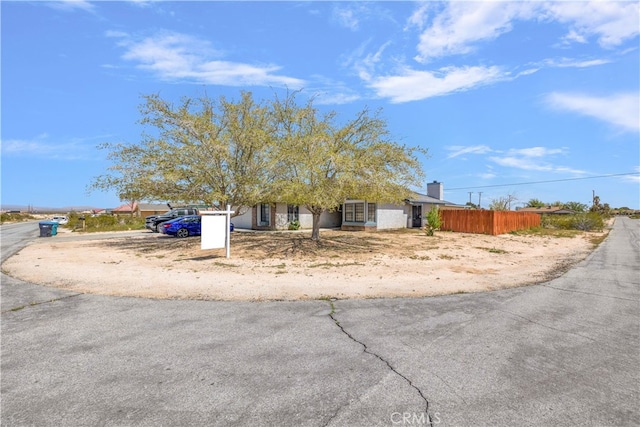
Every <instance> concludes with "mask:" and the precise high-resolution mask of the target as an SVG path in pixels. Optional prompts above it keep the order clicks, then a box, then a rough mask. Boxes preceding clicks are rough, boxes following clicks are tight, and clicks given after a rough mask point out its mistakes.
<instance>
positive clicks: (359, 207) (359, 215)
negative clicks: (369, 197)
mask: <svg viewBox="0 0 640 427" xmlns="http://www.w3.org/2000/svg"><path fill="white" fill-rule="evenodd" d="M355 208H356V214H355V217H356V218H355V222H364V203H355Z"/></svg>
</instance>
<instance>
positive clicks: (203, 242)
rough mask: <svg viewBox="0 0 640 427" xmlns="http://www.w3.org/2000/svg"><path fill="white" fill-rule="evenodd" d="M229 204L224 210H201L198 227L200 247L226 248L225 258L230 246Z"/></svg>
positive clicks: (230, 211) (230, 212)
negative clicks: (200, 219) (200, 221)
mask: <svg viewBox="0 0 640 427" xmlns="http://www.w3.org/2000/svg"><path fill="white" fill-rule="evenodd" d="M232 213H233V211H232V210H231V206H229V205H227V210H226V211H202V212H200V215H201V216H202V223H201V229H200V236H201V237H200V249H221V248H227V258H229V250H230V247H231V230H230V227H231V214H232Z"/></svg>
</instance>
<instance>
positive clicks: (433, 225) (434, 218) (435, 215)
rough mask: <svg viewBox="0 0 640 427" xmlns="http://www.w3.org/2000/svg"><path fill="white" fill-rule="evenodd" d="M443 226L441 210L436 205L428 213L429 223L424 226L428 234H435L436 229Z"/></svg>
mask: <svg viewBox="0 0 640 427" xmlns="http://www.w3.org/2000/svg"><path fill="white" fill-rule="evenodd" d="M441 226H442V219H441V218H440V211H439V210H438V208H436V207H435V206H434V207H432V208H431V210H430V211H429V213H427V223H426V224H425V226H424V231H425V233H427V236H433V234H434V232H435V231H436V230H439V229H440V227H441Z"/></svg>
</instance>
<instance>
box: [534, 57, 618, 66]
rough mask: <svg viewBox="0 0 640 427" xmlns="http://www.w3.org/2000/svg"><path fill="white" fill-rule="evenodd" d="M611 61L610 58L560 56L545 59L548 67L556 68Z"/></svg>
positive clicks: (600, 63)
mask: <svg viewBox="0 0 640 427" xmlns="http://www.w3.org/2000/svg"><path fill="white" fill-rule="evenodd" d="M609 63H611V61H610V60H608V59H584V60H577V59H572V58H558V59H547V60H545V61H544V65H546V66H547V67H555V68H587V67H596V66H598V65H605V64H609Z"/></svg>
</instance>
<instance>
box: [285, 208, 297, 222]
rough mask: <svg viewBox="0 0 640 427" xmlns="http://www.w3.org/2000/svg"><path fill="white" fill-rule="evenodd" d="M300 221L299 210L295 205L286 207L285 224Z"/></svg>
mask: <svg viewBox="0 0 640 427" xmlns="http://www.w3.org/2000/svg"><path fill="white" fill-rule="evenodd" d="M293 221H300V208H299V207H298V206H295V205H287V222H293Z"/></svg>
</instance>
